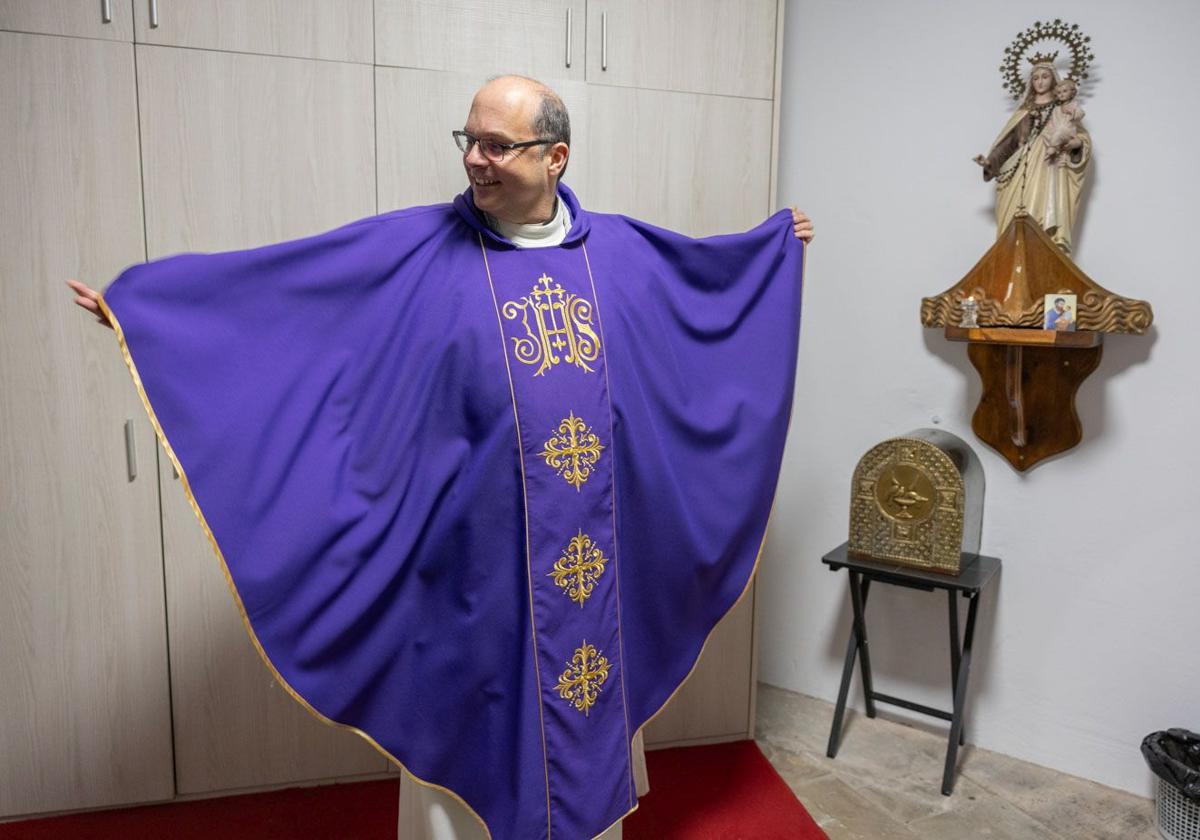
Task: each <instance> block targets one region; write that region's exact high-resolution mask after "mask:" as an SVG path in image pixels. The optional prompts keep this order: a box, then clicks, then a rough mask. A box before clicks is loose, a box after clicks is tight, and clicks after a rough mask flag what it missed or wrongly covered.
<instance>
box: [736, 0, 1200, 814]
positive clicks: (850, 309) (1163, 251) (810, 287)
mask: <svg viewBox="0 0 1200 840" xmlns="http://www.w3.org/2000/svg"><path fill="white" fill-rule="evenodd" d="M1051 15H1055V16H1057V15H1061V16H1062V17H1063V18H1064V19H1065V20H1067V21H1068V22H1073V23H1078V24H1079V25H1080V26H1081V27H1082V28H1083V29H1084V30H1085V31H1086V32H1087V33H1088V34H1090V35H1091V36H1092V42H1093V47H1094V52H1095V53H1096V63H1095V64H1094V66H1093V71H1092V84H1090V85H1089V86H1088V87H1087V89H1086V96H1085V97H1084V98H1083V99H1082V103H1083V106H1084V108H1085V109H1086V111H1087V117H1086V119H1085V124H1086V125H1087V126H1088V128H1089V130H1090V131H1091V134H1092V138H1093V142H1094V144H1095V159H1094V161H1093V168H1092V170H1091V173H1090V176H1089V177H1090V178H1091V181H1092V183H1091V195H1090V200H1089V203H1088V205H1087V209H1086V211H1085V213H1084V217H1083V222H1082V226H1081V228H1080V229H1078V230H1077V231H1076V237H1077V240H1076V241H1077V249H1076V260H1077V262H1078V263H1079V265H1080V266H1081V267H1082V268H1083V270H1084V271H1086V272H1087V273H1088V274H1089V275H1091V277H1092V278H1093V279H1095V280H1096V281H1097V282H1099V283H1100V284H1102V285H1104V286H1106V287H1108V288H1110V289H1112V290H1113V291H1116V292H1118V293H1120V294H1124V295H1127V296H1129V297H1137V298H1144V299H1147V300H1149V301H1150V302H1151V303H1152V304H1153V306H1154V309H1155V317H1156V320H1155V326H1154V327H1153V329H1152V330H1151V332H1150V333H1148V334H1147V335H1145V336H1140V337H1139V336H1110V337H1109V338H1108V339H1107V340H1106V342H1105V345H1104V357H1103V360H1102V362H1101V366H1100V369H1099V370H1098V371H1097V372H1096V373H1095V374H1093V375H1092V377H1091V378H1090V379H1089V380H1088V381H1087V382H1086V383H1084V385H1083V387H1082V389H1081V391H1080V394H1079V400H1078V408H1079V414H1080V417H1081V419H1082V422H1083V427H1084V439H1083V442H1082V443H1081V444H1080V445H1079V446H1078V447H1076V448H1075V449H1073V450H1071V451H1070V452H1068V453H1066V454H1065V455H1062V456H1059V457H1057V458H1055V459H1052V460H1050V461H1046V462H1043V463H1042V464H1040V465H1039V466H1037V467H1035V468H1034V469H1033V470H1032V471H1031V472H1030V473H1029V474H1028V475H1020V474H1018V473H1017V472H1016V471H1015V470H1013V469H1012V468H1011V467H1010V466H1009V465H1008V463H1007V462H1006V461H1005V460H1003V459H1002V458H1001V457H999V456H998V455H997V454H996V453H995V452H993V451H992V450H991V449H989V448H988V447H987V446H986V445H985V444H983V443H982V442H981V441H979V440H978V439H977V438H976V437H975V436H974V435H973V434H972V432H971V429H970V417H971V413H972V412H973V411H974V407H975V403H976V402H977V400H978V397H979V384H978V377H977V375H976V374H975V371H974V369H973V368H972V367H971V366H970V364H969V363H968V362H967V359H966V347H965V345H962V344H950V343H948V342H946V341H945V340H944V339H943V338H942V336H941V334H940V332H939V331H936V330H928V331H927V330H924V329H923V328H922V327H921V325H920V321H919V318H918V308H919V304H920V298H921V297H922V296H923V295H931V294H934V293H937V292H941V291H943V290H944V289H946V288H948V287H949V286H951V285H952V284H953V283H955V282H957V281H958V280H959V279H960V278H961V277H962V275H964V274H965V273H966V272H967V270H968V269H970V268H971V266H972V265H973V264H974V262H975V261H976V260H977V259H978V258H979V256H980V255H982V253H983V252H984V250H986V249H987V247H988V246H989V245H990V244H991V242H992V241H993V239H994V226H993V217H992V195H993V192H992V188H991V185H985V184H983V183H982V180H981V177H980V173H979V169H978V167H977V166H976V165H975V164H974V163H972V162H971V157H972V156H973V155H975V154H977V153H980V152H986V150H987V148H988V146H989V145H990V143H991V141H992V139H993V138H994V137H995V135H996V133H997V132H998V131H999V128H1000V126H1001V125H1002V123H1003V121H1004V119H1005V118H1006V116H1007V114H1008V113H1009V112H1010V111H1011V109H1012V107H1013V103H1012V100H1011V99H1009V98H1007V94H1006V92H1005V91H1004V90H1002V88H1001V78H1000V74H999V72H998V71H997V68H998V66H999V64H1000V61H1001V57H1002V54H1003V51H1004V47H1005V46H1006V45H1007V44H1008V43H1009V41H1010V40H1011V39H1012V38H1013V37H1014V36H1015V35H1016V34H1017V33H1018V32H1020V31H1021V30H1023V29H1025V28H1026V27H1027V26H1029V25H1031V24H1032V23H1033V22H1034V21H1035V20H1040V19H1047V17H1048V16H1051ZM1198 43H1200V4H1193V3H1190V2H1186V0H1177V2H1171V0H1147V2H1139V3H1130V2H1127V0H1121V2H1115V0H1105V2H1084V0H1060V2H1058V3H1057V4H1055V5H1054V6H1053V7H1052V8H1051V7H1048V6H1046V5H1045V4H1044V3H1036V2H1032V0H1009V2H1006V3H994V2H986V3H985V2H970V3H951V2H938V0H903V1H902V2H896V0H860V1H859V2H835V0H801V1H800V2H791V3H789V4H788V9H787V33H786V45H785V52H784V74H783V85H784V87H783V98H782V103H783V104H782V109H783V110H782V115H783V117H782V135H781V138H780V142H781V151H780V184H779V187H780V192H779V195H780V201H781V202H783V203H797V204H799V205H800V206H802V207H804V208H805V209H807V210H808V211H809V212H810V213H811V214H812V215H813V217H814V218H815V221H816V226H817V240H816V243H815V244H814V246H813V248H812V250H811V252H810V254H809V258H808V283H807V288H806V290H805V298H804V306H805V311H804V320H803V327H802V336H801V350H800V370H799V377H798V382H797V387H796V407H795V411H794V414H793V419H792V430H791V438H790V441H789V444H788V450H787V455H786V463H785V469H784V475H783V479H782V485H781V488H780V492H779V497H778V499H777V501H776V512H775V517H774V523H773V526H772V533H771V536H770V542H769V546H768V554H767V559H766V561H765V563H764V567H763V569H762V583H763V585H762V586H760V588H759V597H760V598H761V603H762V607H761V618H760V621H761V624H760V632H761V639H762V641H761V646H760V676H761V679H763V680H765V681H766V682H768V683H771V684H774V685H779V686H783V687H786V688H789V689H793V690H796V691H801V692H804V693H807V694H811V695H815V696H818V697H823V698H826V699H829V700H832V699H834V698H835V697H836V694H837V683H838V677H839V674H840V668H841V660H842V656H843V653H844V650H845V643H846V638H847V630H848V623H849V606H848V595H847V585H846V575H845V573H844V572H843V573H840V574H838V575H834V574H832V573H830V572H829V571H827V570H826V569H825V567H824V566H822V565H821V564H820V557H821V555H822V554H823V553H824V552H825V551H827V550H828V549H830V548H832V547H834V546H836V545H838V544H839V543H840V542H842V541H843V540H845V538H846V533H847V527H848V521H847V513H848V509H849V494H850V487H849V481H850V475H851V472H852V471H853V469H854V465H855V463H856V461H857V459H858V458H859V457H860V456H861V455H862V454H863V453H864V452H866V450H867V449H868V448H869V447H870V446H872V445H873V444H875V443H877V442H878V441H880V440H883V439H885V438H888V437H890V436H893V435H895V434H899V433H902V432H905V431H908V430H910V429H914V428H917V427H921V426H930V425H940V427H941V428H944V429H947V430H949V431H951V432H954V433H955V434H957V435H959V436H960V437H963V438H965V439H966V440H967V441H969V442H970V443H971V444H972V446H973V447H974V448H975V449H976V451H977V452H978V453H979V455H980V458H981V459H982V461H983V465H984V470H985V472H986V475H987V492H986V496H985V510H984V531H983V550H984V553H987V554H992V555H996V556H999V557H1001V558H1002V559H1003V561H1004V567H1003V572H1002V576H1001V579H1000V582H999V586H998V587H997V588H996V590H995V592H994V593H993V596H994V597H992V598H990V599H988V600H985V601H984V603H983V605H982V609H981V619H980V627H979V630H978V635H977V639H976V663H975V667H974V670H973V672H972V677H971V680H972V686H971V688H972V690H971V697H970V703H969V706H968V710H967V711H968V721H967V724H968V735H967V737H968V740H969V741H970V742H973V743H977V744H979V745H980V746H982V747H985V748H987V749H992V750H997V751H999V752H1002V753H1007V754H1010V755H1014V756H1017V757H1020V758H1023V759H1026V760H1029V761H1033V762H1036V763H1038V764H1042V765H1046V766H1050V767H1054V768H1058V769H1061V770H1063V771H1066V772H1068V773H1072V774H1076V775H1080V776H1085V777H1088V778H1091V779H1095V780H1097V781H1100V782H1103V783H1105V784H1108V785H1112V786H1115V787H1120V788H1125V789H1128V790H1132V791H1134V792H1137V793H1140V794H1144V795H1149V793H1150V789H1151V788H1150V781H1151V776H1150V774H1149V771H1148V770H1147V769H1146V768H1145V764H1144V762H1143V760H1142V758H1141V756H1140V754H1139V752H1138V745H1139V743H1140V741H1141V738H1142V737H1143V736H1144V735H1146V734H1147V733H1148V732H1151V731H1153V730H1156V729H1161V728H1166V727H1168V726H1187V727H1190V728H1193V729H1200V552H1198V551H1197V549H1196V541H1197V539H1198V537H1200V531H1198V529H1197V526H1196V522H1197V520H1198V519H1200V512H1198V511H1200V493H1198V490H1200V475H1198V472H1200V458H1198V457H1197V448H1198V446H1197V434H1198V433H1200V387H1198V385H1197V379H1198V375H1197V368H1196V367H1195V365H1197V364H1198V363H1200V329H1198V328H1197V327H1198V321H1200V277H1198V276H1197V262H1198V260H1197V245H1198V244H1200V230H1198V229H1197V222H1198V221H1200V218H1198V214H1197V213H1196V212H1195V209H1194V208H1195V207H1196V203H1197V200H1198V198H1197V187H1198V186H1200V178H1198V177H1197V176H1198V174H1200V148H1197V144H1196V142H1195V140H1196V138H1197V137H1198V136H1200V108H1198V107H1197V104H1198V102H1197V100H1198V99H1200V96H1198V93H1197V91H1198V88H1200V58H1198V57H1197V55H1198V54H1197V51H1196V45H1197V44H1198ZM963 615H964V617H965V609H964V611H963ZM868 628H869V631H868V632H869V634H871V642H872V644H871V651H872V657H873V664H874V667H875V679H876V687H877V689H878V690H881V691H885V692H888V693H892V694H899V695H901V696H908V697H911V698H912V699H915V700H919V701H923V702H926V703H929V704H932V705H938V706H941V707H943V708H947V707H948V704H949V699H948V698H949V689H948V686H949V664H948V641H947V631H946V604H945V598H944V596H943V595H941V593H938V594H937V595H932V594H927V593H920V592H912V591H906V590H896V589H893V588H889V587H878V588H877V589H876V590H875V591H874V592H873V593H872V595H871V604H870V607H869V609H868ZM855 685H856V692H855V694H854V695H852V699H853V700H854V701H855V702H856V703H857V704H858V708H860V709H861V708H862V706H861V694H860V693H858V691H857V688H858V685H857V677H856V681H855ZM887 714H892V712H891V711H890V710H889V711H888V712H887ZM895 714H896V716H897V717H899V716H901V713H900V711H899V710H897V711H896V713H895ZM918 719H920V718H918ZM850 737H853V734H852V733H851V735H850Z"/></svg>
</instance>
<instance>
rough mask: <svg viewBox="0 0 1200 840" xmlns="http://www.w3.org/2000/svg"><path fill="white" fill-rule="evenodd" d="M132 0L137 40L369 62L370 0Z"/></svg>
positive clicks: (169, 44) (370, 46)
mask: <svg viewBox="0 0 1200 840" xmlns="http://www.w3.org/2000/svg"><path fill="white" fill-rule="evenodd" d="M114 2H117V0H114ZM120 2H130V0H120ZM132 2H133V9H134V17H135V21H136V40H137V41H138V43H143V44H163V45H168V46H176V47H198V48H200V49H208V50H229V51H232V52H250V53H263V54H266V55H286V56H295V57H298V58H321V59H325V60H327V61H355V62H360V63H364V64H370V63H371V61H372V56H373V45H372V43H371V41H372V23H371V5H372V4H371V0H132Z"/></svg>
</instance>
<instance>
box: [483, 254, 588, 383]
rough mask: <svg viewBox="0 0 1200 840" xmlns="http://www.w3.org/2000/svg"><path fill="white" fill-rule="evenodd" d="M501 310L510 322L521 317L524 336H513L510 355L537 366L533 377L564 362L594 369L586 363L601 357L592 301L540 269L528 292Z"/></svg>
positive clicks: (586, 370) (507, 303) (526, 363)
mask: <svg viewBox="0 0 1200 840" xmlns="http://www.w3.org/2000/svg"><path fill="white" fill-rule="evenodd" d="M500 311H501V312H503V313H504V317H505V318H507V319H508V320H510V321H512V320H515V319H516V318H517V317H518V315H519V316H520V318H521V326H522V327H524V328H525V337H524V338H520V337H514V338H513V339H512V342H513V356H514V357H515V358H516V360H517V361H518V362H521V363H522V364H525V365H537V366H538V369H537V370H536V371H534V373H533V375H534V376H541V375H542V374H544V373H545V372H546V371H547V370H549V369H550V368H552V367H554V365H557V364H560V363H563V362H565V363H567V364H572V365H575V366H576V367H578V368H581V369H582V370H584V371H585V372H587V373H592V372H593V368H592V367H591V366H590V365H589V364H588V362H594V361H596V359H598V358H599V357H600V339H599V337H598V336H597V335H596V332H595V330H593V329H592V302H591V301H589V300H588V299H587V298H584V297H580V296H579V295H576V294H573V293H571V292H568V291H566V290H564V289H563V287H562V286H561V285H560V284H559V283H557V282H556V281H555V280H554V278H553V277H550V276H549V275H547V274H546V273H545V272H542V276H541V277H539V278H538V279H537V281H536V282H535V283H534V285H533V289H532V290H530V292H529V294H527V295H525V297H523V298H520V299H519V300H510V301H508V302H506V303H505V304H504V306H503V307H502V308H501V310H500ZM531 316H532V317H531ZM564 351H565V353H564V355H563V356H561V357H560V356H559V355H558V354H559V353H563V352H564Z"/></svg>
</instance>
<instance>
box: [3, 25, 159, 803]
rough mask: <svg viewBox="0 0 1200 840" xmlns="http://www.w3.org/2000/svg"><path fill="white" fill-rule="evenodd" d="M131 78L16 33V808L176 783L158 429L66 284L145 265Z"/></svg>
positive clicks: (11, 106)
mask: <svg viewBox="0 0 1200 840" xmlns="http://www.w3.org/2000/svg"><path fill="white" fill-rule="evenodd" d="M132 79H133V48H132V47H131V46H130V45H129V44H122V43H113V42H111V41H103V40H88V39H82V38H60V37H51V36H44V35H20V34H14V33H9V32H0V113H2V114H4V119H3V120H0V148H3V149H5V154H4V155H2V156H0V285H2V287H3V290H4V298H3V300H4V303H3V307H2V308H0V319H2V322H0V323H2V325H3V335H2V338H0V341H3V352H2V353H0V476H2V479H0V814H7V815H13V814H25V813H35V812H40V811H53V810H64V809H73V808H91V807H97V806H101V805H114V804H118V803H132V802H145V801H150V800H156V799H167V798H170V797H171V796H172V795H173V794H174V787H173V784H172V780H171V721H170V701H169V697H168V691H167V649H166V639H165V635H164V632H163V630H164V626H165V616H164V611H163V606H164V605H163V597H162V587H163V578H162V566H161V561H160V552H159V524H158V489H157V482H156V476H155V473H156V467H155V448H154V433H153V431H152V430H151V428H150V424H149V422H148V421H147V420H146V416H145V412H144V411H143V409H142V405H141V402H140V400H139V398H138V396H137V394H136V392H135V391H134V389H133V386H132V383H131V382H130V380H129V375H128V373H127V372H126V371H125V365H124V363H123V362H122V361H121V357H120V354H118V353H116V352H114V350H113V347H114V342H113V336H112V333H111V332H109V331H108V330H106V329H103V328H101V327H99V326H98V325H96V324H95V323H92V321H93V319H92V318H91V317H90V316H88V315H87V314H86V313H84V312H83V311H82V310H80V309H77V308H74V307H72V306H70V296H69V295H68V293H67V290H66V288H65V286H64V285H63V281H64V279H65V278H68V277H79V278H84V279H87V280H97V279H98V278H107V277H110V276H112V275H113V274H115V273H116V272H117V271H119V270H120V269H122V268H124V267H125V266H127V265H129V264H131V263H135V262H140V261H141V260H142V259H143V256H144V250H143V247H144V246H143V240H142V208H141V200H140V196H139V176H138V157H137V148H138V138H137V104H136V101H135V98H134V90H133V85H132V84H131V80H132ZM127 421H128V422H130V424H131V425H130V438H129V440H128V455H127V439H126V422H127ZM131 465H132V466H136V474H134V472H133V471H132V470H131Z"/></svg>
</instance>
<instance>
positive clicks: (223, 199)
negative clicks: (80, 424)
mask: <svg viewBox="0 0 1200 840" xmlns="http://www.w3.org/2000/svg"><path fill="white" fill-rule="evenodd" d="M137 51H138V68H137V69H138V93H139V99H140V103H141V112H140V113H141V124H142V142H143V169H144V173H145V193H146V221H147V238H148V250H149V253H150V256H151V257H152V258H153V257H159V256H165V255H167V254H170V253H173V252H176V251H181V250H220V249H228V248H241V247H249V246H252V245H261V244H266V243H269V242H275V241H280V240H284V239H290V238H295V237H298V236H302V235H305V234H311V233H316V232H318V231H321V230H325V229H328V228H331V227H334V226H336V225H338V224H341V223H344V222H348V221H351V220H353V219H356V218H361V217H363V216H368V215H371V214H372V213H373V212H374V209H375V200H374V190H375V166H374V164H375V149H374V142H373V137H372V133H373V120H372V97H371V88H372V84H371V73H372V69H371V68H370V67H369V66H366V65H359V64H343V63H338V62H330V61H311V60H302V59H292V58H276V57H268V56H257V55H239V54H236V53H225V52H208V51H203V50H184V49H175V48H172V47H152V46H138V47H137ZM213 282H220V279H219V278H213ZM162 465H163V471H162V475H161V477H160V480H161V482H162V508H163V545H164V550H165V568H166V590H167V608H168V621H169V629H170V636H169V638H170V646H171V685H172V691H173V694H172V697H173V701H174V703H173V706H174V714H175V749H176V769H177V780H178V788H179V792H180V793H181V794H186V793H197V792H202V791H214V790H229V789H233V788H241V787H251V786H259V785H271V784H280V783H285V782H296V781H301V780H305V779H317V778H329V777H334V776H345V775H350V774H354V773H378V772H382V771H384V770H385V769H386V768H387V761H386V760H385V759H384V758H382V757H381V756H380V755H379V754H378V753H376V752H375V751H374V750H373V749H372V748H371V747H370V746H369V745H368V744H367V743H366V742H365V741H363V740H362V739H360V738H359V737H358V736H356V735H354V734H353V733H351V732H348V731H345V730H341V729H336V728H334V727H330V726H328V725H326V724H324V723H322V722H320V721H319V720H317V719H316V718H315V717H313V716H312V715H310V714H309V713H308V712H307V711H306V710H305V709H304V708H303V707H302V706H300V704H298V703H296V702H295V701H294V700H292V699H291V698H290V697H289V696H288V695H287V694H286V693H285V692H284V691H283V690H282V688H280V687H278V685H277V683H276V682H275V680H274V677H273V676H272V675H271V673H270V671H269V670H268V668H267V667H266V665H265V664H264V663H263V662H262V661H261V659H260V658H259V656H258V653H257V652H256V651H255V649H254V647H253V646H252V643H251V641H250V638H249V636H248V635H247V633H246V630H245V628H244V627H243V624H242V617H241V613H240V612H239V610H238V608H237V607H236V605H235V603H234V600H233V598H232V597H231V595H230V592H229V587H228V586H227V584H226V582H225V578H224V575H223V573H222V570H221V567H220V564H219V562H218V560H217V558H216V557H215V556H214V554H213V551H212V549H211V548H210V547H209V544H208V542H207V541H206V539H205V537H204V535H203V533H202V531H201V528H200V526H199V524H198V522H197V521H196V518H195V516H194V515H193V514H192V511H191V509H190V507H189V505H188V502H187V500H186V498H185V497H184V494H183V492H182V490H181V488H180V484H179V482H178V481H177V480H176V479H175V478H174V477H173V475H172V473H173V471H172V469H171V467H170V465H169V463H168V461H167V460H166V459H165V458H163V459H162Z"/></svg>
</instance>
